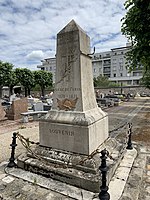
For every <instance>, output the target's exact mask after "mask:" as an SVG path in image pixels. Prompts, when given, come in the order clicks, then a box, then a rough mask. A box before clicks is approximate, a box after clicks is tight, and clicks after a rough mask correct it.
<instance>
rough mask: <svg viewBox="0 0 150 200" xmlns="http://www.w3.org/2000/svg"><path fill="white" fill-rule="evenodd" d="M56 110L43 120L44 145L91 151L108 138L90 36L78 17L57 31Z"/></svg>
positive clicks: (41, 126)
mask: <svg viewBox="0 0 150 200" xmlns="http://www.w3.org/2000/svg"><path fill="white" fill-rule="evenodd" d="M56 63H57V64H56V65H57V67H56V83H55V89H54V97H53V101H54V103H53V106H52V110H50V111H49V112H48V114H47V115H46V118H45V119H44V120H43V121H41V122H40V124H39V131H40V145H41V146H46V147H52V148H56V149H61V150H65V151H70V152H74V153H80V154H85V155H89V154H91V153H92V152H93V151H94V150H95V149H96V148H97V147H98V146H99V145H100V144H102V143H103V142H104V141H105V140H106V139H107V138H108V117H107V114H106V113H104V112H103V111H102V110H101V109H100V108H99V107H98V106H97V102H96V98H95V94H94V86H93V75H92V62H91V57H90V38H89V36H88V35H87V34H86V33H85V32H84V31H83V30H82V28H80V27H79V26H78V25H77V24H76V22H75V21H74V20H72V21H71V22H70V23H69V24H68V25H67V26H65V27H64V28H63V29H62V30H61V31H60V32H59V33H58V35H57V54H56Z"/></svg>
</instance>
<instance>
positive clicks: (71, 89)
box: [55, 87, 81, 92]
mask: <svg viewBox="0 0 150 200" xmlns="http://www.w3.org/2000/svg"><path fill="white" fill-rule="evenodd" d="M55 91H62V92H64V91H81V88H73V87H70V88H55Z"/></svg>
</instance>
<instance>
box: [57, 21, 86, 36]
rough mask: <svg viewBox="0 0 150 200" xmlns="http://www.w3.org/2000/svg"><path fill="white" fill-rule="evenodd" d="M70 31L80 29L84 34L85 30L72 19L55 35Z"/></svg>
mask: <svg viewBox="0 0 150 200" xmlns="http://www.w3.org/2000/svg"><path fill="white" fill-rule="evenodd" d="M71 31H81V32H84V33H85V34H86V32H85V31H84V30H83V29H82V28H81V27H80V26H79V25H78V24H77V23H76V22H75V20H74V19H72V20H71V21H70V22H69V23H68V24H67V25H66V26H65V27H64V28H63V29H62V30H61V31H60V32H59V33H58V34H57V35H59V34H63V33H67V32H71Z"/></svg>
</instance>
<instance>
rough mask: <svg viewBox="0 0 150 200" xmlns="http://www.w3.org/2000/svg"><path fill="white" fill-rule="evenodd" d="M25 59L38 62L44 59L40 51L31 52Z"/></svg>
mask: <svg viewBox="0 0 150 200" xmlns="http://www.w3.org/2000/svg"><path fill="white" fill-rule="evenodd" d="M26 57H27V59H28V60H40V59H42V58H44V53H43V51H41V50H37V51H32V52H31V53H29V54H28V55H27V56H26Z"/></svg>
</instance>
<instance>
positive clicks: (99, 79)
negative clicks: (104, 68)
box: [94, 74, 110, 87]
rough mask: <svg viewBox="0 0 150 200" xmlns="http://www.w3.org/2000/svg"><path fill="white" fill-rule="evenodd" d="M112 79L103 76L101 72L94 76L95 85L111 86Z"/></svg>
mask: <svg viewBox="0 0 150 200" xmlns="http://www.w3.org/2000/svg"><path fill="white" fill-rule="evenodd" d="M109 84H110V81H109V80H108V77H106V76H102V75H101V74H100V75H99V76H98V77H97V78H94V87H109Z"/></svg>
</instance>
